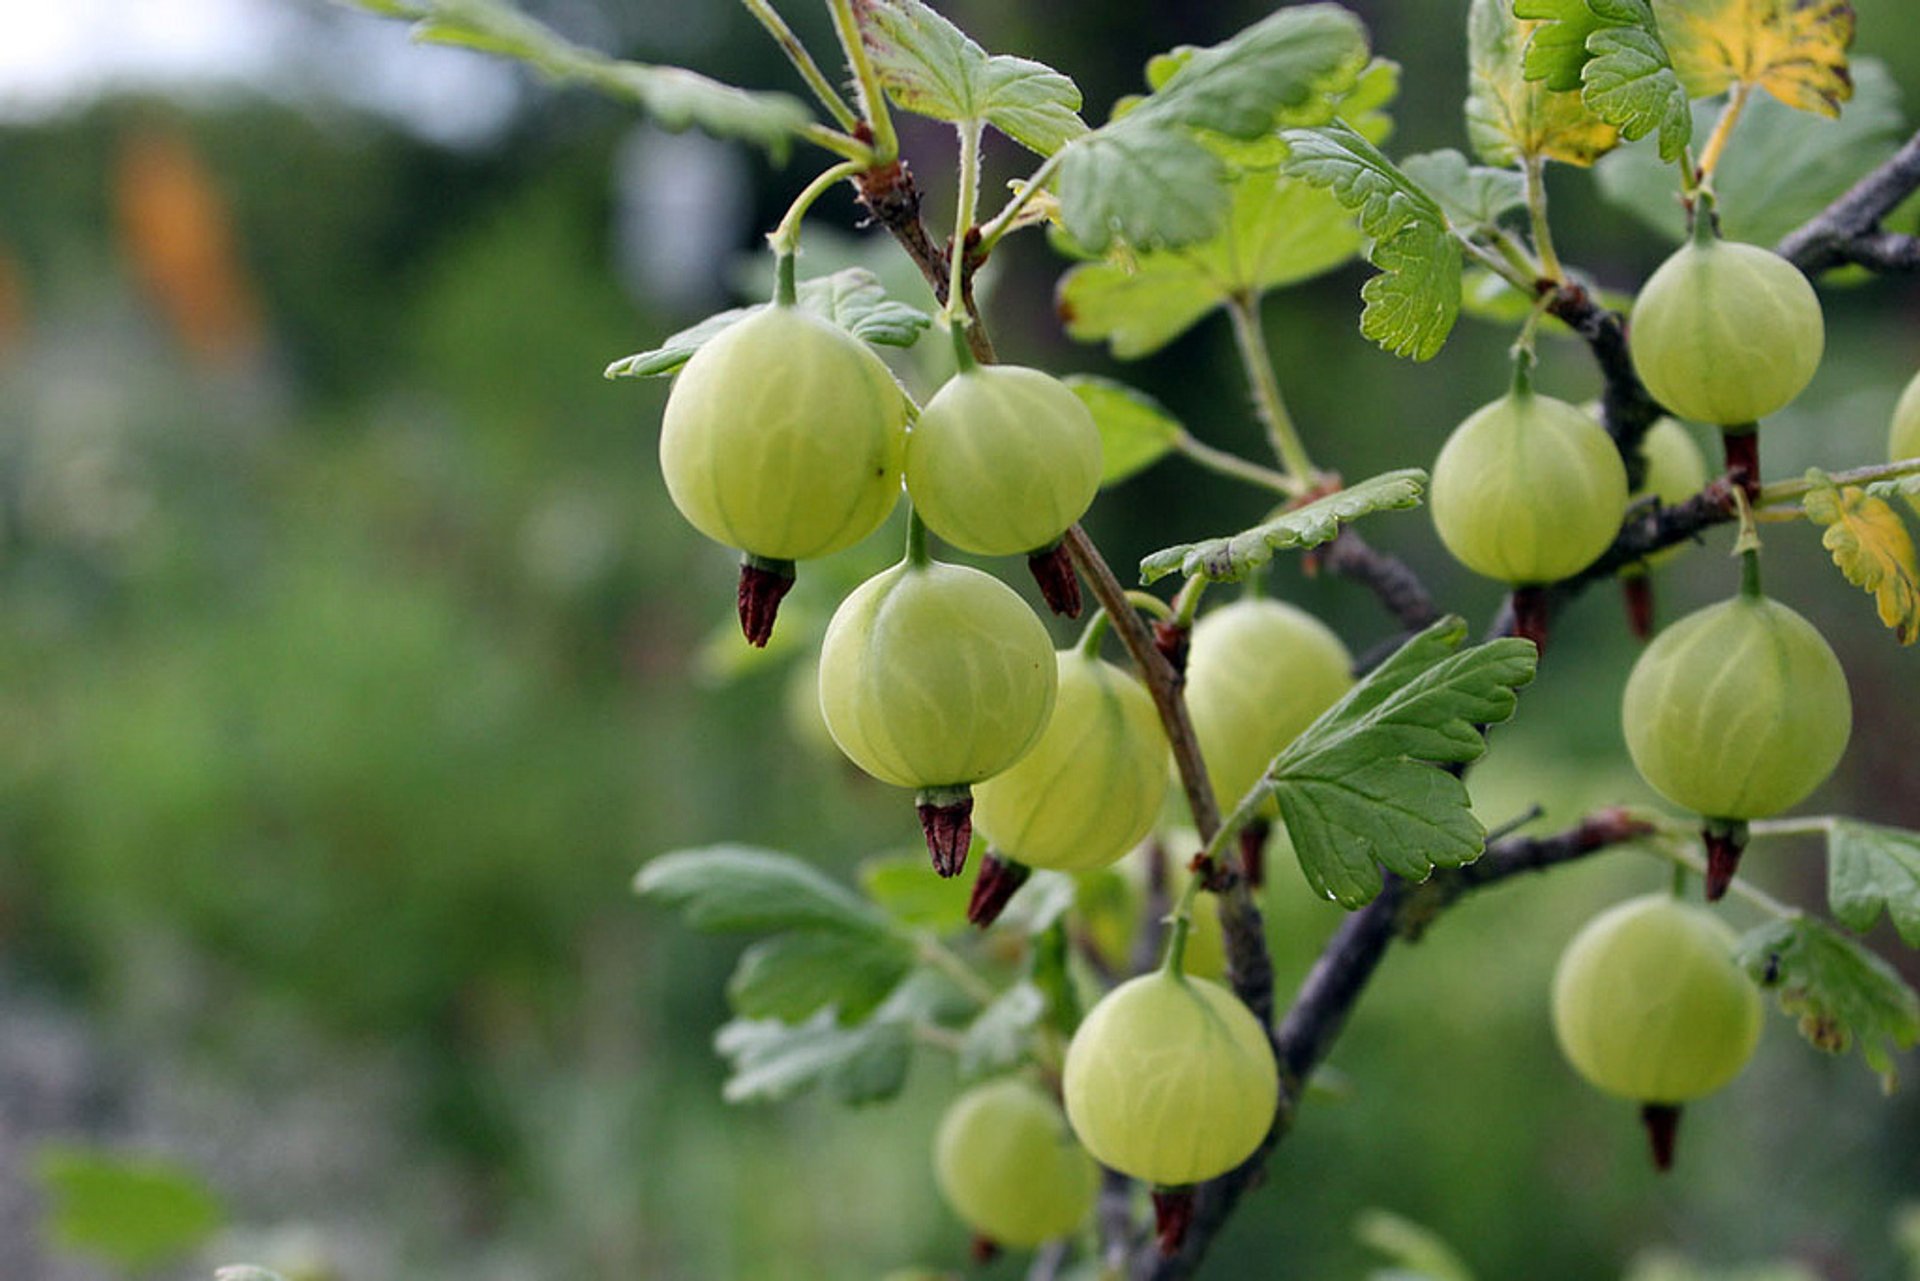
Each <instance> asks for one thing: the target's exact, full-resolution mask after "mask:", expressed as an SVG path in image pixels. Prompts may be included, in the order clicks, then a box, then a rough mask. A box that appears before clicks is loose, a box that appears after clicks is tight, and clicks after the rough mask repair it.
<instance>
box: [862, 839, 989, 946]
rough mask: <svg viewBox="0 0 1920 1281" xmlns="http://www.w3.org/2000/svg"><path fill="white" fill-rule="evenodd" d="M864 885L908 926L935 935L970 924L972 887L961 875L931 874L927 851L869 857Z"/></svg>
mask: <svg viewBox="0 0 1920 1281" xmlns="http://www.w3.org/2000/svg"><path fill="white" fill-rule="evenodd" d="M860 888H861V889H863V890H865V891H866V894H867V897H868V898H870V899H872V900H873V901H874V902H875V903H877V904H879V906H880V908H881V910H883V911H885V912H886V913H887V914H888V915H890V916H892V917H893V918H894V919H895V920H897V921H899V922H901V923H902V924H904V925H910V926H914V927H915V928H917V929H923V930H930V931H932V932H933V933H935V934H952V933H955V932H957V931H959V930H961V929H964V928H965V927H966V924H967V899H968V897H969V895H970V894H971V892H972V891H971V889H970V888H969V886H968V885H967V883H966V881H965V880H963V879H962V878H960V877H957V876H955V877H944V876H931V875H929V874H928V872H927V856H926V854H925V853H924V852H921V851H915V852H914V853H911V854H898V855H888V856H886V857H884V858H870V859H868V860H866V861H865V862H863V863H861V864H860Z"/></svg>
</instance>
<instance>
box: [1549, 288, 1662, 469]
mask: <svg viewBox="0 0 1920 1281" xmlns="http://www.w3.org/2000/svg"><path fill="white" fill-rule="evenodd" d="M1541 285H1542V292H1543V293H1545V292H1548V291H1551V294H1552V300H1551V301H1550V302H1548V304H1547V310H1548V311H1549V312H1551V313H1552V314H1553V315H1554V316H1556V317H1558V318H1559V319H1560V320H1563V321H1565V322H1566V323H1567V325H1568V326H1569V327H1570V328H1571V329H1572V330H1573V331H1574V332H1575V333H1577V334H1579V335H1580V337H1581V338H1583V339H1584V340H1585V341H1586V344H1587V349H1588V350H1589V351H1591V352H1592V353H1593V359H1594V363H1595V364H1597V365H1599V366H1600V375H1601V377H1602V378H1604V379H1605V380H1606V388H1605V390H1604V391H1603V392H1602V393H1601V396H1600V410H1601V420H1602V421H1603V422H1604V423H1605V424H1606V427H1607V435H1609V436H1611V437H1613V443H1614V445H1615V447H1616V448H1618V449H1619V451H1620V458H1621V461H1623V462H1625V463H1626V465H1627V486H1628V488H1629V489H1638V488H1640V485H1641V484H1642V482H1644V481H1645V480H1646V476H1647V462H1646V459H1645V458H1643V457H1642V456H1641V453H1640V442H1641V441H1642V440H1644V439H1645V438H1646V435H1647V432H1648V431H1650V430H1652V428H1653V425H1654V423H1656V422H1658V421H1659V420H1660V415H1662V414H1664V413H1665V412H1666V410H1664V409H1662V408H1661V407H1660V402H1658V401H1656V400H1655V399H1654V398H1653V397H1652V396H1651V395H1650V394H1648V392H1647V389H1646V387H1645V386H1643V385H1642V384H1641V382H1640V375H1638V374H1636V373H1635V372H1634V370H1633V357H1632V356H1631V355H1630V354H1629V353H1628V351H1627V322H1626V320H1625V318H1624V317H1622V316H1621V315H1620V313H1619V312H1617V311H1613V310H1611V309H1610V308H1607V307H1602V306H1601V305H1600V304H1599V303H1598V302H1597V301H1595V299H1594V297H1593V295H1592V294H1590V293H1588V292H1587V291H1586V289H1585V288H1583V287H1582V286H1580V285H1578V284H1574V283H1571V282H1562V283H1560V284H1557V285H1556V284H1554V283H1553V282H1551V281H1542V282H1541Z"/></svg>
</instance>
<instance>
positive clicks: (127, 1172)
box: [32, 1142, 226, 1273]
mask: <svg viewBox="0 0 1920 1281" xmlns="http://www.w3.org/2000/svg"><path fill="white" fill-rule="evenodd" d="M32 1168H33V1177H34V1179H35V1181H36V1182H37V1183H38V1184H39V1185H40V1193H41V1197H42V1199H44V1201H45V1202H46V1211H45V1218H44V1220H43V1229H42V1230H43V1231H45V1233H46V1234H47V1237H48V1239H49V1240H50V1241H51V1242H52V1243H53V1244H54V1245H56V1246H58V1247H60V1248H61V1249H63V1250H72V1251H76V1252H84V1253H86V1254H89V1255H92V1256H94V1257H95V1258H97V1259H104V1260H106V1261H108V1262H110V1263H112V1264H113V1265H114V1267H115V1270H116V1271H120V1272H125V1273H133V1272H141V1273H144V1272H147V1271H149V1270H151V1269H154V1268H158V1267H160V1266H162V1265H164V1264H169V1263H178V1262H180V1261H181V1260H182V1259H184V1258H185V1256H187V1255H189V1254H191V1253H193V1252H194V1251H195V1250H197V1249H199V1248H200V1247H201V1246H202V1245H204V1244H205V1243H206V1242H207V1240H208V1239H209V1238H211V1237H212V1236H213V1234H214V1233H215V1232H216V1231H218V1230H219V1228H220V1226H221V1224H222V1223H223V1222H224V1221H225V1219H226V1211H225V1209H224V1208H223V1207H222V1206H221V1204H220V1200H219V1198H218V1197H216V1196H215V1195H214V1193H213V1190H212V1189H211V1188H210V1187H208V1186H207V1182H206V1180H205V1179H203V1178H202V1177H201V1176H200V1175H199V1174H198V1173H197V1172H196V1171H194V1170H192V1169H191V1168H189V1167H187V1166H183V1165H180V1164H177V1163H175V1162H172V1161H167V1160H163V1159H160V1158H157V1157H150V1156H131V1155H125V1154H122V1153H118V1152H113V1151H110V1150H108V1149H105V1148H97V1147H91V1146H83V1145H81V1144H77V1143H64V1142H62V1143H47V1144H43V1145H42V1146H41V1147H39V1148H38V1149H37V1150H36V1151H35V1152H34V1154H33V1167H32Z"/></svg>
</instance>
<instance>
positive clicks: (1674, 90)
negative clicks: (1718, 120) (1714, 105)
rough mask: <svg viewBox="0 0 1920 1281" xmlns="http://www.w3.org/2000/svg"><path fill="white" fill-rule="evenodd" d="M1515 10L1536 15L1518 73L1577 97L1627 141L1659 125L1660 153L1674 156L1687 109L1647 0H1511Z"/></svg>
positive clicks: (1683, 137) (1689, 125)
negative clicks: (1569, 91) (1575, 94)
mask: <svg viewBox="0 0 1920 1281" xmlns="http://www.w3.org/2000/svg"><path fill="white" fill-rule="evenodd" d="M1513 12H1514V16H1515V17H1518V18H1523V19H1524V18H1539V19H1543V20H1544V21H1542V22H1541V23H1540V25H1539V26H1537V27H1535V28H1534V31H1533V34H1532V35H1531V36H1530V37H1529V38H1528V40H1527V47H1526V57H1525V60H1524V62H1523V65H1522V74H1523V75H1524V76H1525V78H1526V79H1528V80H1540V81H1543V82H1544V84H1545V85H1546V87H1547V88H1548V89H1550V90H1558V91H1566V90H1578V91H1579V92H1580V100H1581V101H1582V102H1583V103H1585V104H1586V106H1587V109H1588V110H1590V111H1592V112H1593V114H1594V115H1596V116H1598V117H1599V118H1600V119H1601V120H1604V121H1605V122H1607V123H1608V124H1610V125H1614V126H1616V127H1617V128H1618V129H1619V130H1620V136H1621V137H1623V138H1625V139H1627V140H1628V141H1630V142H1631V141H1634V140H1636V139H1639V138H1644V137H1645V136H1646V135H1647V134H1649V133H1652V132H1653V131H1654V130H1655V129H1658V130H1659V131H1660V159H1661V160H1662V161H1664V162H1666V163H1668V164H1671V163H1673V162H1674V161H1676V160H1678V159H1679V158H1680V154H1681V152H1683V151H1684V150H1686V146H1687V142H1688V140H1689V139H1691V138H1692V136H1693V113H1692V110H1691V109H1690V107H1689V105H1688V100H1687V99H1688V95H1687V91H1686V87H1685V86H1683V85H1682V84H1681V83H1680V77H1679V75H1678V74H1677V73H1676V72H1675V71H1674V69H1673V59H1672V58H1671V57H1670V56H1669V55H1668V53H1667V48H1666V45H1665V43H1664V42H1663V41H1662V40H1661V37H1660V26H1659V23H1658V22H1657V21H1656V20H1655V18H1654V13H1653V9H1652V7H1651V6H1650V5H1649V3H1648V0H1514V6H1513Z"/></svg>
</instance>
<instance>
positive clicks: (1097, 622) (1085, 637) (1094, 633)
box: [1073, 593, 1132, 658]
mask: <svg viewBox="0 0 1920 1281" xmlns="http://www.w3.org/2000/svg"><path fill="white" fill-rule="evenodd" d="M1131 594H1132V593H1129V595H1131ZM1111 621H1112V620H1111V619H1109V618H1108V617H1107V611H1106V610H1104V609H1096V610H1094V611H1093V617H1092V618H1089V619H1088V620H1087V625H1086V626H1085V627H1083V628H1081V630H1080V639H1079V640H1077V641H1075V642H1074V643H1073V647H1074V649H1076V650H1078V651H1079V652H1080V655H1081V657H1083V658H1099V657H1100V642H1101V641H1104V640H1105V639H1106V638H1107V627H1108V625H1109V624H1110V622H1111Z"/></svg>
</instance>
